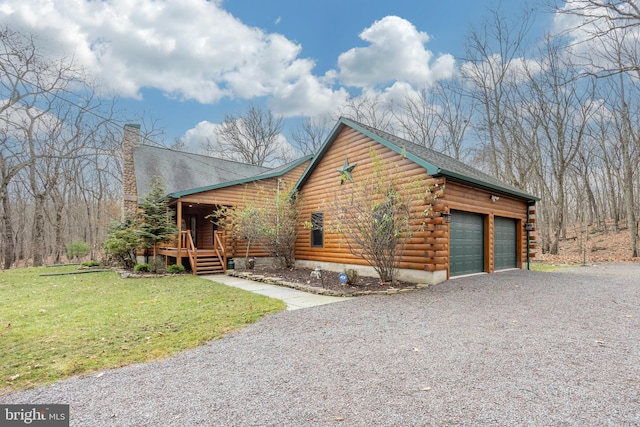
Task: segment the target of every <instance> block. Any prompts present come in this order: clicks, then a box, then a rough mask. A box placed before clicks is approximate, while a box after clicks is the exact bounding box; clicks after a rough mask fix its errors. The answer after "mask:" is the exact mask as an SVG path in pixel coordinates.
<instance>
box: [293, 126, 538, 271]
mask: <svg viewBox="0 0 640 427" xmlns="http://www.w3.org/2000/svg"><path fill="white" fill-rule="evenodd" d="M371 148H373V149H374V150H375V151H376V153H377V155H378V157H379V158H380V159H382V160H383V161H384V162H385V163H386V164H388V165H391V164H394V165H395V166H394V167H397V170H398V174H396V176H398V177H401V178H402V179H404V180H405V181H407V182H408V181H411V180H412V179H413V180H415V179H419V177H426V178H428V179H427V180H426V185H428V186H430V187H434V186H438V187H441V186H443V185H444V192H443V194H442V195H441V197H440V198H438V200H437V201H436V203H434V205H433V214H432V215H431V216H429V217H423V218H420V219H419V220H420V221H421V222H422V221H424V225H423V226H422V227H421V230H419V231H416V232H415V233H414V235H413V236H412V238H411V240H410V241H409V242H408V244H407V245H406V248H405V250H404V252H403V256H402V261H401V262H400V265H399V267H400V268H401V269H412V270H421V271H427V272H437V271H440V272H443V273H444V272H446V277H449V276H450V266H449V256H450V247H449V227H450V226H449V224H446V223H445V220H444V217H442V216H441V213H443V212H450V211H451V210H461V211H467V212H474V213H478V214H482V215H483V216H484V221H485V227H484V230H485V231H484V233H485V236H484V239H485V254H484V259H485V265H484V270H485V271H486V272H493V271H494V250H493V245H494V218H495V217H496V216H500V217H506V218H512V219H515V220H516V225H517V227H518V228H517V230H518V232H517V242H516V244H517V248H519V249H518V253H517V265H518V266H522V265H523V263H524V262H526V256H527V253H526V232H525V230H524V223H525V222H526V220H527V209H530V208H529V207H528V206H527V202H526V201H524V200H519V199H516V198H514V197H509V196H505V195H502V194H496V193H492V192H490V191H487V190H483V189H479V188H476V187H472V186H470V185H467V184H463V183H459V182H455V181H451V180H445V178H443V177H435V178H429V177H427V175H426V170H425V169H424V168H423V167H421V166H420V165H418V164H416V163H414V162H412V161H410V160H408V159H407V158H405V157H404V156H401V155H399V154H397V153H395V152H394V151H392V150H390V149H388V148H386V147H384V146H383V145H381V144H379V143H377V142H376V141H374V140H372V139H370V138H368V137H367V136H365V135H363V134H361V133H360V132H358V131H356V130H354V129H351V128H349V127H346V128H345V129H344V130H343V131H342V132H341V134H340V135H338V137H337V138H336V139H335V140H334V142H333V143H332V145H331V146H330V148H329V149H328V150H327V152H326V153H325V155H324V157H323V158H322V160H321V162H320V163H319V164H318V165H317V166H316V168H315V169H314V170H313V171H312V173H311V175H310V176H309V177H308V179H307V181H306V183H305V185H304V187H303V188H302V189H301V193H300V194H301V197H302V200H303V202H304V203H303V205H302V208H301V211H300V220H301V222H303V221H307V222H308V223H309V222H310V221H311V213H312V212H323V213H324V219H325V225H326V224H330V223H331V221H332V219H333V218H331V204H332V203H333V199H334V196H335V194H336V192H337V191H339V190H340V174H339V172H338V169H340V168H341V167H342V166H343V164H344V161H345V159H346V158H348V161H349V164H354V163H357V166H356V168H355V169H354V171H353V172H352V176H353V179H354V180H355V181H357V180H358V179H361V178H362V177H363V176H365V175H366V174H367V173H371V170H372V167H373V165H372V161H371V156H370V150H371ZM343 185H350V183H349V182H345V184H343ZM425 189H426V186H425ZM492 194H496V195H497V196H499V197H500V198H499V200H498V201H495V202H493V201H492V200H491V198H490V196H491V195H492ZM425 207H426V206H425V205H419V206H418V205H416V206H414V209H415V210H416V211H420V212H422V211H424V209H425ZM414 225H415V224H414ZM310 239H311V229H310V228H309V227H308V225H307V226H303V225H300V226H299V229H298V238H297V241H296V259H297V260H302V261H315V262H327V263H336V264H353V265H368V264H367V263H366V261H364V260H363V259H362V258H360V257H357V256H354V255H353V254H352V253H351V251H350V250H349V245H348V242H347V241H346V240H345V239H344V238H343V237H342V236H341V235H339V234H337V233H336V232H333V231H332V230H331V229H327V228H325V231H324V246H323V247H311V241H310Z"/></svg>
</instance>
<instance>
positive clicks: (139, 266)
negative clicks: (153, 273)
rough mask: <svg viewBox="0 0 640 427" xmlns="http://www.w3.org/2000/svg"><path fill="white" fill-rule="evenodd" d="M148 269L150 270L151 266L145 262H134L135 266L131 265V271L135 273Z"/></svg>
mask: <svg viewBox="0 0 640 427" xmlns="http://www.w3.org/2000/svg"><path fill="white" fill-rule="evenodd" d="M149 270H151V266H150V265H149V264H147V263H142V264H136V265H135V267H133V271H135V272H136V273H142V272H148V271H149Z"/></svg>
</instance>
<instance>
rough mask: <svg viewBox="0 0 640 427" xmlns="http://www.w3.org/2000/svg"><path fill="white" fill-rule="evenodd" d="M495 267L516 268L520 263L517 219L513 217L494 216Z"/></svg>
mask: <svg viewBox="0 0 640 427" xmlns="http://www.w3.org/2000/svg"><path fill="white" fill-rule="evenodd" d="M493 229H494V239H493V248H494V251H493V252H494V268H495V269H496V270H504V269H507V268H516V267H517V263H518V256H517V254H518V248H517V235H516V233H517V221H516V220H515V219H513V218H502V217H495V218H494V227H493Z"/></svg>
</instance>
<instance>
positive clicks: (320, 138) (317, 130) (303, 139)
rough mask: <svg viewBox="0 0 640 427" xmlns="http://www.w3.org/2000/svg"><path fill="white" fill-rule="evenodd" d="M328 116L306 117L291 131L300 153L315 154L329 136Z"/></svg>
mask: <svg viewBox="0 0 640 427" xmlns="http://www.w3.org/2000/svg"><path fill="white" fill-rule="evenodd" d="M330 131H331V128H330V127H329V119H328V118H307V119H305V120H304V121H303V122H302V123H301V124H299V125H298V127H297V128H296V129H294V130H293V131H292V132H291V136H292V138H293V140H294V141H295V142H296V144H297V145H298V149H299V150H300V151H301V152H302V154H304V155H307V154H315V153H317V152H318V150H320V147H321V146H322V144H323V143H324V142H325V140H326V139H327V137H328V136H329V132H330Z"/></svg>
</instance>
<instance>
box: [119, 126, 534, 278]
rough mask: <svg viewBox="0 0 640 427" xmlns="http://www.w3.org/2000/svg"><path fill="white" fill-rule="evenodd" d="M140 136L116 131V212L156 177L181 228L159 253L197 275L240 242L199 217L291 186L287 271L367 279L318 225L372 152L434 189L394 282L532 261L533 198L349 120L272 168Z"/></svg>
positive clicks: (261, 256)
mask: <svg viewBox="0 0 640 427" xmlns="http://www.w3.org/2000/svg"><path fill="white" fill-rule="evenodd" d="M139 138H140V137H139V128H138V127H136V126H135V125H127V127H125V138H124V155H123V158H124V171H125V172H124V181H125V185H124V200H123V215H124V213H127V212H128V213H131V212H132V211H135V209H136V208H137V203H138V197H139V195H142V194H145V193H146V192H147V191H148V190H149V183H150V182H151V179H152V177H153V176H154V175H159V176H160V178H161V179H162V182H163V183H164V185H165V188H166V189H167V192H168V193H169V196H170V197H171V198H172V200H173V202H172V204H171V207H172V208H173V209H175V211H176V220H177V224H178V228H179V231H180V234H179V236H180V237H179V238H178V240H177V242H175V244H173V245H170V246H166V247H163V248H161V249H160V251H159V254H161V255H165V256H167V259H175V260H176V261H177V262H179V263H182V262H187V260H188V262H189V264H190V266H191V269H192V271H193V272H194V273H197V274H204V273H212V272H223V271H225V270H226V268H227V262H228V259H229V258H234V259H235V260H236V261H240V260H241V259H243V258H244V251H245V249H246V242H245V241H243V240H242V239H232V238H227V237H226V234H225V232H224V230H218V229H217V227H216V225H215V223H213V222H212V221H210V220H208V219H207V218H206V217H207V215H209V214H210V213H211V212H212V211H213V210H214V209H215V207H216V206H220V205H225V206H242V205H243V203H244V201H246V200H248V199H250V198H251V197H255V195H256V194H257V191H258V189H259V188H267V189H269V188H271V189H275V188H278V187H279V186H282V185H288V184H291V183H294V182H295V188H296V189H297V190H298V192H299V194H300V197H301V199H302V200H303V203H302V204H301V208H300V212H299V214H300V225H299V228H298V237H297V240H296V250H295V255H296V265H297V266H299V267H308V268H316V267H318V266H319V267H321V268H322V269H325V270H332V271H343V270H344V269H345V268H346V267H349V268H354V269H356V270H357V271H358V272H359V273H360V274H363V275H373V276H375V273H374V271H373V269H372V268H371V267H370V266H368V264H367V263H366V261H365V260H364V259H363V258H362V257H359V256H356V255H354V254H353V253H352V252H351V251H350V250H349V247H348V246H349V245H348V244H347V243H346V242H345V240H344V237H343V236H342V235H340V234H338V233H337V232H333V231H332V230H331V228H330V227H325V226H324V225H325V224H328V223H329V222H330V221H331V209H329V206H330V204H331V200H330V199H331V195H332V194H335V192H336V191H337V190H338V189H339V188H340V187H341V186H342V185H343V184H344V185H349V182H345V169H346V173H348V174H349V178H350V179H353V180H356V181H357V180H358V179H360V177H362V176H364V175H365V174H367V173H368V171H370V170H371V168H372V159H371V152H372V150H373V151H374V152H375V153H376V155H377V156H378V157H379V158H381V159H383V160H384V162H385V164H393V165H394V168H395V169H396V170H397V172H396V173H397V174H399V175H401V176H402V177H404V178H411V177H419V178H424V182H425V185H426V186H429V188H440V192H441V194H440V196H439V197H438V199H437V200H436V201H435V203H433V205H432V209H431V210H430V211H429V215H428V216H427V217H425V218H424V222H423V226H422V227H421V228H420V230H419V231H417V232H416V233H415V234H414V235H413V236H412V238H411V239H410V241H409V242H408V244H407V245H406V247H405V249H404V251H403V255H402V258H401V260H400V262H399V268H400V274H399V278H400V279H401V280H406V281H411V282H416V283H431V284H435V283H439V282H441V281H444V280H446V279H448V278H450V277H454V276H460V275H466V274H474V273H483V272H486V273H492V272H495V271H499V270H505V269H512V268H528V265H529V260H530V258H531V257H533V253H532V252H531V249H533V248H534V242H533V241H534V238H533V235H532V230H533V225H534V223H535V202H536V201H537V200H539V199H538V198H536V197H534V196H531V195H529V194H526V193H525V192H523V191H521V190H519V189H517V188H515V187H512V186H509V185H506V184H505V183H503V182H501V181H500V180H498V179H496V178H493V177H491V176H490V175H487V174H485V173H483V172H481V171H479V170H477V169H475V168H472V167H470V166H468V165H466V164H464V163H462V162H460V161H457V160H455V159H453V158H450V157H448V156H445V155H443V154H441V153H438V152H436V151H434V150H430V149H428V148H425V147H423V146H420V145H417V144H414V143H412V142H410V141H407V140H404V139H402V138H398V137H396V136H394V135H391V134H389V133H386V132H382V131H380V130H377V129H374V128H372V127H370V126H366V125H363V124H361V123H357V122H355V121H353V120H349V119H346V118H341V119H340V120H339V121H338V123H337V124H336V126H335V127H334V129H333V131H332V132H331V134H330V135H329V137H328V138H327V140H326V141H325V143H324V144H323V146H322V147H321V149H320V150H319V152H318V153H317V154H316V155H315V156H313V157H312V156H308V157H303V158H301V159H299V160H297V161H295V162H292V163H289V164H287V165H283V166H281V167H279V168H275V169H269V168H264V167H259V166H253V165H246V164H242V163H237V162H232V161H228V160H222V159H216V158H211V157H207V156H200V155H195V154H190V153H183V152H177V151H172V150H167V149H163V148H158V147H151V146H146V145H140V144H139ZM425 191H426V188H425ZM425 203H426V202H425ZM250 256H251V257H254V258H256V259H257V260H264V261H267V256H268V251H267V250H266V248H261V247H253V248H252V249H251V252H250ZM238 257H240V258H238Z"/></svg>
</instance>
